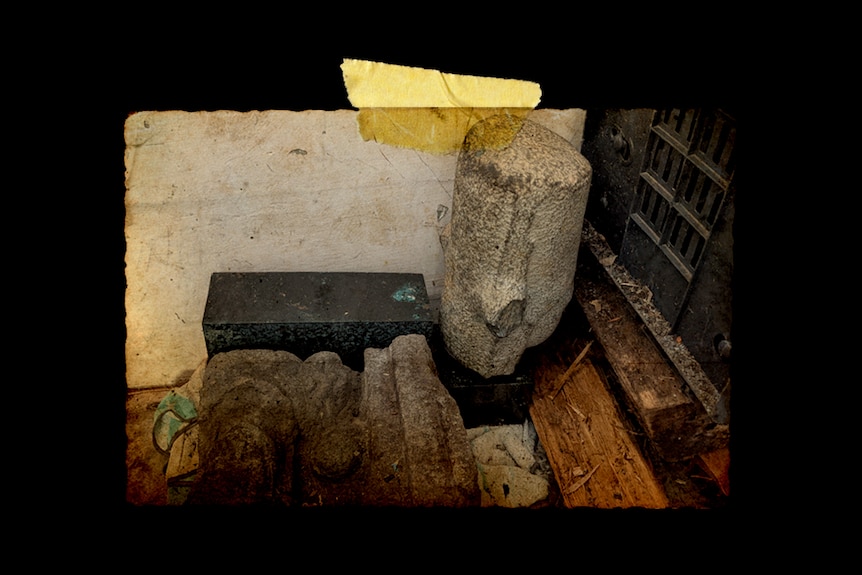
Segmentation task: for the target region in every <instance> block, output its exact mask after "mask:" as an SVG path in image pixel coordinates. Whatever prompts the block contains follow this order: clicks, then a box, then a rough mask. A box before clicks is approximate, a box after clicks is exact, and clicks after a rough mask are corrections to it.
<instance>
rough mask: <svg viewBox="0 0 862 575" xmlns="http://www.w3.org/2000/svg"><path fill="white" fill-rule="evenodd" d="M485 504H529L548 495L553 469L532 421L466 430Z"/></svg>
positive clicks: (520, 505)
mask: <svg viewBox="0 0 862 575" xmlns="http://www.w3.org/2000/svg"><path fill="white" fill-rule="evenodd" d="M467 438H468V439H469V440H470V446H471V447H472V448H473V455H474V456H475V457H476V467H477V469H478V472H479V477H478V480H479V488H480V489H481V491H482V506H483V507H492V506H496V507H510V508H514V507H530V506H533V505H535V504H537V503H539V502H541V501H544V500H545V499H547V498H548V493H549V482H550V481H551V469H550V465H549V464H548V459H547V455H546V454H545V452H544V449H543V448H542V444H541V442H539V441H538V436H537V434H536V429H535V427H533V423H532V421H530V420H529V419H527V420H526V421H524V423H523V424H513V425H500V426H483V427H475V428H472V429H468V430H467Z"/></svg>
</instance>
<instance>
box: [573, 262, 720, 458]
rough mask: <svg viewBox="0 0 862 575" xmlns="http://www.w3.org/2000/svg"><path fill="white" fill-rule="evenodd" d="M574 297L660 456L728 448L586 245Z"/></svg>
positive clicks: (667, 456)
mask: <svg viewBox="0 0 862 575" xmlns="http://www.w3.org/2000/svg"><path fill="white" fill-rule="evenodd" d="M578 262H579V266H578V275H577V279H576V281H575V293H574V297H575V299H576V300H577V302H578V304H579V305H580V307H581V308H582V309H583V312H584V315H585V316H586V318H587V320H588V321H589V323H590V326H591V328H592V330H593V332H594V333H595V335H596V338H597V339H598V341H599V342H600V343H601V345H602V348H603V349H604V351H605V355H606V357H607V359H608V362H609V363H610V364H611V366H612V367H613V370H614V374H615V375H616V379H617V380H618V381H619V384H620V387H621V388H622V392H623V394H622V395H623V396H624V397H625V400H626V402H627V404H628V406H629V408H630V409H631V410H632V411H633V412H634V413H635V415H636V416H637V418H638V420H639V421H640V423H641V425H642V426H643V427H644V430H645V432H646V433H647V435H648V436H649V438H650V440H651V441H652V443H653V444H654V445H655V447H656V449H657V451H658V452H659V454H660V455H661V456H662V457H663V458H664V459H666V460H667V461H679V460H683V459H688V458H691V457H694V456H695V455H697V454H698V453H702V452H705V451H710V450H715V449H719V448H721V447H723V446H725V445H726V444H727V437H728V434H727V426H721V425H717V424H716V423H715V422H714V421H713V420H712V418H711V417H710V416H709V415H708V414H707V412H706V410H705V408H704V407H703V405H702V404H701V403H700V402H699V401H697V399H696V398H693V397H692V394H690V393H687V392H686V389H687V384H686V382H685V380H684V379H683V378H682V376H680V374H679V373H678V372H677V371H676V370H675V369H674V368H673V367H672V366H671V365H670V363H669V362H668V360H667V358H666V357H665V356H664V355H663V354H662V352H661V351H660V350H659V348H658V346H657V344H656V343H655V341H654V340H653V339H652V337H651V336H650V335H649V334H648V331H647V329H646V326H645V325H644V323H643V321H641V319H640V318H639V317H638V315H637V313H636V312H635V311H634V310H633V309H632V307H631V305H630V304H629V302H628V301H627V300H626V297H625V296H624V295H623V294H622V293H621V292H620V290H619V289H618V288H617V286H616V285H615V284H614V282H613V280H612V279H611V278H610V277H609V276H608V274H607V271H606V270H605V269H604V268H603V267H602V266H601V265H600V264H599V263H598V261H597V260H596V259H595V256H594V255H593V254H592V252H591V251H590V250H589V248H587V247H586V246H584V245H582V246H581V250H580V254H579V257H578Z"/></svg>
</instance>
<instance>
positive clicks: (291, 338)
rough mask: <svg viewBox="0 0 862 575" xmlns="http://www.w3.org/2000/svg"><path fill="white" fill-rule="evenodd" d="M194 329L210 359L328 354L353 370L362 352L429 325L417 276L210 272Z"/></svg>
mask: <svg viewBox="0 0 862 575" xmlns="http://www.w3.org/2000/svg"><path fill="white" fill-rule="evenodd" d="M202 324H203V332H204V339H205V340H206V344H207V353H208V354H209V355H210V356H213V355H215V354H216V353H219V352H223V351H230V350H233V349H263V348H266V349H280V350H284V351H289V352H291V353H293V354H295V355H297V356H298V357H300V358H302V359H304V358H307V357H309V356H310V355H312V354H314V353H317V352H319V351H332V352H335V353H337V354H338V357H339V358H340V359H341V361H342V362H343V363H344V364H345V365H347V366H349V367H351V368H352V369H355V370H361V369H362V356H363V353H364V351H365V349H366V348H369V347H386V346H388V345H389V344H390V343H391V342H392V340H393V338H395V337H396V336H398V335H406V334H410V333H418V334H422V335H425V336H426V337H430V336H431V330H432V326H433V323H432V320H431V310H430V304H429V301H428V293H427V292H426V289H425V281H424V278H423V277H422V274H414V273H364V272H249V273H214V274H212V276H211V278H210V289H209V293H208V295H207V302H206V308H205V310H204V317H203V321H202Z"/></svg>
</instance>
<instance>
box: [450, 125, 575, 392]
mask: <svg viewBox="0 0 862 575" xmlns="http://www.w3.org/2000/svg"><path fill="white" fill-rule="evenodd" d="M591 176H592V169H591V167H590V165H589V162H587V160H586V159H585V158H584V157H583V156H582V155H581V154H580V153H579V152H578V151H577V149H575V148H574V146H572V145H571V144H570V143H569V142H567V141H566V140H565V139H563V138H562V137H560V136H559V135H557V134H555V133H553V132H551V131H550V130H548V129H546V128H544V127H542V126H540V125H539V124H536V123H535V122H532V121H530V120H521V119H518V118H514V117H510V116H494V117H492V118H489V119H487V120H485V121H483V122H480V123H477V124H476V125H475V126H474V127H473V128H472V129H471V130H470V132H468V134H467V137H466V138H465V140H464V146H463V148H462V150H461V152H460V154H459V157H458V164H457V168H456V172H455V191H454V198H453V207H452V220H451V222H450V223H449V225H448V226H447V228H446V229H445V230H444V231H443V234H442V235H441V241H442V244H443V249H444V254H445V260H446V264H445V265H446V277H445V284H444V288H443V294H442V299H441V307H440V328H441V331H442V334H443V339H444V342H445V345H446V348H447V350H448V352H449V353H450V355H452V356H453V357H454V358H455V359H457V360H458V361H460V362H461V363H462V364H463V365H464V366H466V367H468V368H470V369H472V370H474V371H476V372H477V373H479V374H480V375H482V376H483V377H491V376H495V375H504V374H510V373H512V372H513V371H514V369H515V366H516V365H517V363H518V361H519V359H520V358H521V355H522V354H523V352H524V350H525V349H526V348H528V347H532V346H534V345H537V344H539V343H541V342H542V341H544V340H545V339H547V337H548V336H550V335H551V333H552V332H553V331H554V329H555V328H556V326H557V323H558V322H559V320H560V317H561V315H562V313H563V311H564V309H565V307H566V305H567V304H568V302H569V301H570V300H571V297H572V292H573V289H574V276H575V268H576V265H577V255H578V247H579V245H580V236H581V227H582V225H583V218H584V212H585V210H586V204H587V194H588V191H589V186H590V179H591Z"/></svg>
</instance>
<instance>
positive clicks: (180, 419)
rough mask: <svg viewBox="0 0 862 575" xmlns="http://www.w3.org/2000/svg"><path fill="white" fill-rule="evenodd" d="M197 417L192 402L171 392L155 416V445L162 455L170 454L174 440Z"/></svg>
mask: <svg viewBox="0 0 862 575" xmlns="http://www.w3.org/2000/svg"><path fill="white" fill-rule="evenodd" d="M197 416H198V413H197V410H196V409H195V404H194V402H192V400H190V399H189V398H187V397H185V396H182V395H180V394H178V393H177V392H176V391H171V392H170V393H168V394H167V395H166V396H165V398H164V399H162V401H161V402H160V403H159V406H158V407H157V408H156V412H155V415H154V416H153V445H155V447H156V449H158V450H159V451H161V452H162V453H170V450H171V446H173V443H174V440H175V439H176V438H177V437H178V436H179V434H180V433H181V432H182V431H184V430H185V429H187V428H188V427H189V426H190V425H191V424H193V423H194V422H195V421H196V420H197Z"/></svg>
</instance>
